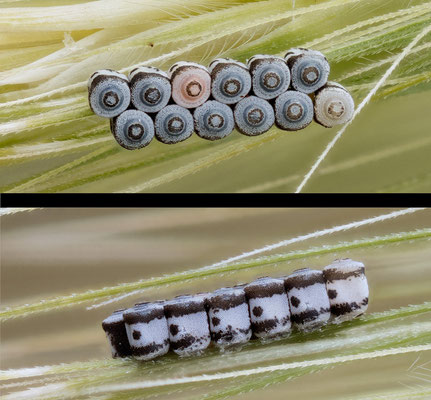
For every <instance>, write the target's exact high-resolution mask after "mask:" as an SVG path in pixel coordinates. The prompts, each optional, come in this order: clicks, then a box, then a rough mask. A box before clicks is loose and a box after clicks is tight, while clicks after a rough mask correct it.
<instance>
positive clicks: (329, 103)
mask: <svg viewBox="0 0 431 400" xmlns="http://www.w3.org/2000/svg"><path fill="white" fill-rule="evenodd" d="M354 110H355V103H354V101H353V98H352V96H351V95H350V93H349V92H348V91H347V89H346V88H344V86H342V85H340V84H338V83H336V82H328V83H327V84H326V85H325V86H324V87H322V88H321V89H320V90H318V91H317V92H316V94H315V97H314V119H315V121H316V122H317V123H318V124H320V125H323V126H324V127H326V128H332V127H333V126H335V125H340V124H345V123H346V122H349V121H350V120H351V119H352V117H353V112H354Z"/></svg>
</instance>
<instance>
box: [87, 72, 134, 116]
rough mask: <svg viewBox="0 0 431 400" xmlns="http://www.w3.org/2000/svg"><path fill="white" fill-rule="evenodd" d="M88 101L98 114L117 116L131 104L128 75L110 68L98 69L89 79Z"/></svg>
mask: <svg viewBox="0 0 431 400" xmlns="http://www.w3.org/2000/svg"><path fill="white" fill-rule="evenodd" d="M88 102H89V104H90V108H91V110H92V111H93V112H94V113H95V114H96V115H99V116H100V117H105V118H113V117H117V116H118V115H120V114H121V113H122V112H123V111H125V110H127V108H128V107H129V105H130V88H129V81H128V79H127V77H126V76H125V75H123V74H120V73H119V72H116V71H113V70H109V69H103V70H100V71H96V72H95V73H94V74H93V75H91V77H90V79H89V80H88Z"/></svg>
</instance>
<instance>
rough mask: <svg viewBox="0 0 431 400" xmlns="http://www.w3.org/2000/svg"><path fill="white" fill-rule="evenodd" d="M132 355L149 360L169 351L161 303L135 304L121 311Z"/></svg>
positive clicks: (138, 358)
mask: <svg viewBox="0 0 431 400" xmlns="http://www.w3.org/2000/svg"><path fill="white" fill-rule="evenodd" d="M123 317H124V322H125V326H126V332H127V337H128V339H129V343H130V348H131V353H132V356H133V357H135V358H136V359H137V360H151V359H153V358H155V357H159V356H162V355H163V354H166V353H167V352H168V351H169V332H168V323H167V321H166V317H165V313H164V308H163V304H162V303H157V302H156V303H146V304H139V305H135V307H133V308H129V309H128V310H125V311H124V312H123Z"/></svg>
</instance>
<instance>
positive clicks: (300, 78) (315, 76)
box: [284, 48, 330, 94]
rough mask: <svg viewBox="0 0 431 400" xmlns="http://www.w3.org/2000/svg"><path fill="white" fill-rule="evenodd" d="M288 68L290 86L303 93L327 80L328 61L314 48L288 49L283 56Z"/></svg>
mask: <svg viewBox="0 0 431 400" xmlns="http://www.w3.org/2000/svg"><path fill="white" fill-rule="evenodd" d="M284 58H285V60H286V63H287V65H288V66H289V68H290V73H291V80H292V86H293V88H294V89H295V90H298V91H300V92H303V93H307V94H310V93H313V92H315V91H316V90H317V89H320V88H321V87H322V86H323V85H325V84H326V82H327V81H328V76H329V70H330V67H329V63H328V60H327V59H326V57H325V56H324V55H323V54H322V53H321V52H320V51H316V50H309V49H301V48H298V49H290V50H289V51H288V52H287V53H286V55H285V56H284Z"/></svg>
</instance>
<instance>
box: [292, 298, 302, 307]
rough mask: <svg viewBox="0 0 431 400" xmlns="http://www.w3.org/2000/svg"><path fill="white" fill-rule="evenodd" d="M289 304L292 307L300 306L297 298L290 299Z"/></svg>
mask: <svg viewBox="0 0 431 400" xmlns="http://www.w3.org/2000/svg"><path fill="white" fill-rule="evenodd" d="M290 303H291V304H292V306H293V307H298V306H299V305H300V304H301V300H299V299H298V298H297V297H295V296H292V297H291V298H290Z"/></svg>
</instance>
